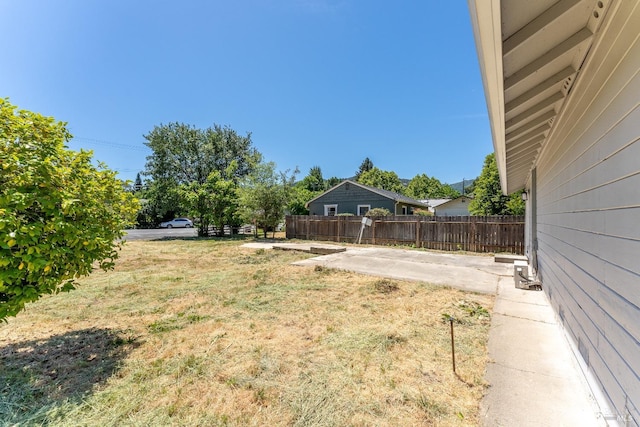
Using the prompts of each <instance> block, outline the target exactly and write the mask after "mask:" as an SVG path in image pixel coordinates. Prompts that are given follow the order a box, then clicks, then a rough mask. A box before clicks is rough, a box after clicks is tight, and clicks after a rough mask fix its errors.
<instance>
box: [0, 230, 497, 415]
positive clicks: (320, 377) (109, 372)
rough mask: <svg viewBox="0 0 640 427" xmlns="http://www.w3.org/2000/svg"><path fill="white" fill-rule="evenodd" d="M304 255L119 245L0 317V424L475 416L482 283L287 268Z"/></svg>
mask: <svg viewBox="0 0 640 427" xmlns="http://www.w3.org/2000/svg"><path fill="white" fill-rule="evenodd" d="M307 256H308V255H306V254H300V253H293V252H286V251H269V250H267V251H265V250H258V251H256V250H253V249H244V248H241V247H240V242H229V241H217V240H196V241H167V242H130V243H128V244H127V245H126V247H125V249H124V250H123V251H122V254H121V258H120V260H119V262H118V266H117V268H116V270H115V271H112V272H109V273H102V272H96V273H94V274H93V275H92V276H91V277H89V278H87V279H84V280H83V281H82V285H81V286H80V287H79V289H78V290H76V291H73V292H71V293H69V294H63V295H58V296H54V297H48V298H45V299H43V300H41V301H39V302H38V303H35V304H33V305H31V306H30V307H28V310H27V312H25V313H23V314H20V315H19V316H18V318H16V319H11V320H10V321H9V323H8V324H7V325H2V326H0V418H2V420H1V421H2V422H4V423H5V424H14V423H18V424H26V425H29V424H32V425H40V424H48V425H114V426H115V425H201V426H216V425H220V426H222V425H229V426H247V425H248V426H277V425H292V426H344V425H353V426H369V425H376V426H403V425H405V426H415V425H442V426H449V425H456V426H458V425H476V424H477V423H478V402H479V400H480V398H481V396H482V393H483V389H484V387H485V383H484V381H483V373H484V367H485V363H486V345H485V344H486V337H487V332H488V324H489V319H488V312H487V310H490V309H491V307H492V304H493V299H492V298H491V297H490V296H486V295H476V294H468V293H463V292H460V291H457V290H452V289H447V288H441V287H435V286H431V285H428V284H425V283H414V282H402V281H389V280H383V279H377V278H375V277H370V276H363V275H358V274H354V273H348V272H341V271H335V270H330V269H326V268H321V267H316V268H314V267H295V266H291V265H290V263H291V262H292V261H294V260H298V259H303V258H305V257H307ZM447 315H452V316H455V317H456V319H458V320H457V323H456V326H455V328H456V330H455V333H456V352H457V354H456V362H457V371H458V375H454V374H453V372H452V370H451V355H450V340H449V322H448V321H444V320H443V318H444V317H446V316H447Z"/></svg>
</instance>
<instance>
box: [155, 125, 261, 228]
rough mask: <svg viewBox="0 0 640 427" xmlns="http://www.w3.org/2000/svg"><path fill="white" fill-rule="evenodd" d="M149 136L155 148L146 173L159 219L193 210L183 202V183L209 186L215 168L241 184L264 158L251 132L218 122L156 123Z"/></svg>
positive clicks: (203, 213)
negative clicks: (199, 124)
mask: <svg viewBox="0 0 640 427" xmlns="http://www.w3.org/2000/svg"><path fill="white" fill-rule="evenodd" d="M145 139H146V140H147V142H146V143H145V144H146V145H147V146H148V147H149V148H150V149H151V150H152V154H151V155H150V156H148V157H147V163H146V168H145V174H146V175H148V176H150V177H151V178H152V184H151V185H150V190H151V191H149V194H148V197H149V199H151V200H150V206H153V209H154V212H155V215H156V216H157V217H158V219H167V218H168V217H172V216H174V215H176V214H177V213H182V212H184V211H187V210H188V211H191V212H193V211H192V210H191V207H193V205H190V207H188V208H187V207H184V206H182V205H180V202H181V201H184V200H185V199H184V198H183V197H181V196H180V194H182V195H184V192H183V193H180V191H179V189H180V188H181V186H185V185H186V186H190V185H192V184H193V183H196V184H198V185H199V186H201V187H202V186H206V185H208V184H206V183H207V180H208V179H209V177H210V175H211V173H212V172H214V171H218V172H219V173H220V179H223V180H231V181H233V182H236V183H237V182H239V180H240V179H241V178H243V177H244V176H246V175H247V174H248V173H250V172H251V171H252V170H253V168H254V167H255V165H256V164H257V163H258V162H259V161H260V153H258V152H257V150H256V149H255V148H254V147H253V146H252V142H251V134H247V135H246V136H240V135H238V134H237V133H236V132H235V131H234V130H233V129H231V128H229V127H221V126H218V125H214V126H213V127H212V128H207V129H204V130H202V129H197V128H195V127H193V126H189V125H185V124H183V123H170V124H168V125H160V126H156V127H155V128H154V129H153V130H152V131H151V132H149V133H148V134H147V135H145ZM230 166H233V167H230ZM193 188H195V187H192V189H193ZM183 190H184V188H183ZM205 205H206V204H202V205H201V206H205ZM207 215H208V213H207V212H204V211H203V212H198V213H197V216H198V217H206V216H207ZM199 231H204V230H200V229H199Z"/></svg>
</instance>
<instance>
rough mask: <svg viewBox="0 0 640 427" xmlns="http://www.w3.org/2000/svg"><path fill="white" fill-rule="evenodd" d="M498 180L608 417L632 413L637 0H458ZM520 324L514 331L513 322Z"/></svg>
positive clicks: (639, 294)
mask: <svg viewBox="0 0 640 427" xmlns="http://www.w3.org/2000/svg"><path fill="white" fill-rule="evenodd" d="M469 9H470V12H471V20H472V24H473V30H474V36H475V39H476V48H477V51H478V57H479V62H480V68H481V72H482V80H483V83H484V89H485V96H486V99H487V108H488V110H489V118H490V122H491V128H492V135H493V145H494V149H495V153H496V161H497V164H498V170H499V172H500V179H501V184H502V190H503V192H504V193H505V194H508V193H512V192H514V191H519V190H524V192H525V194H526V199H527V201H526V227H525V247H526V254H527V256H528V259H529V265H530V268H531V270H532V272H533V274H534V275H535V276H536V277H537V279H538V280H540V281H541V282H542V288H543V290H544V292H545V293H546V296H547V297H548V299H549V301H550V303H551V305H552V307H553V309H554V310H555V312H556V314H557V317H558V319H559V321H560V322H561V324H562V325H563V326H564V328H565V331H566V332H567V337H568V338H569V342H570V343H572V345H573V348H574V353H575V355H576V360H577V361H578V362H579V363H580V366H581V367H582V369H583V371H584V372H585V376H586V378H587V380H588V381H589V383H590V385H591V386H592V390H593V392H594V396H596V397H597V398H598V402H599V403H600V408H601V416H602V419H603V420H606V423H607V424H608V425H618V422H619V423H620V424H621V425H626V426H638V425H640V1H638V0H601V1H597V0H560V1H556V0H529V1H522V0H469ZM522 333H523V334H526V331H522Z"/></svg>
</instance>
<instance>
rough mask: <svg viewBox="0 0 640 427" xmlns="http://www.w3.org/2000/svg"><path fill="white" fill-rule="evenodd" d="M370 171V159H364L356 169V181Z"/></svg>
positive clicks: (371, 163) (371, 167)
mask: <svg viewBox="0 0 640 427" xmlns="http://www.w3.org/2000/svg"><path fill="white" fill-rule="evenodd" d="M371 169H373V162H372V161H371V159H369V158H368V157H366V158H365V159H364V160H363V161H362V163H361V164H360V167H359V168H358V170H357V171H356V176H355V179H356V181H358V180H359V179H360V177H361V176H362V174H363V173H365V172H368V171H370V170H371Z"/></svg>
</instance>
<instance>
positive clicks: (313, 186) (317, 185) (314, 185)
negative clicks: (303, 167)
mask: <svg viewBox="0 0 640 427" xmlns="http://www.w3.org/2000/svg"><path fill="white" fill-rule="evenodd" d="M302 186H303V187H304V188H306V189H307V190H309V191H312V192H320V191H324V189H325V182H324V178H323V177H322V170H321V169H320V166H314V167H312V168H311V169H310V170H309V175H307V176H305V177H304V178H303V179H302Z"/></svg>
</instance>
